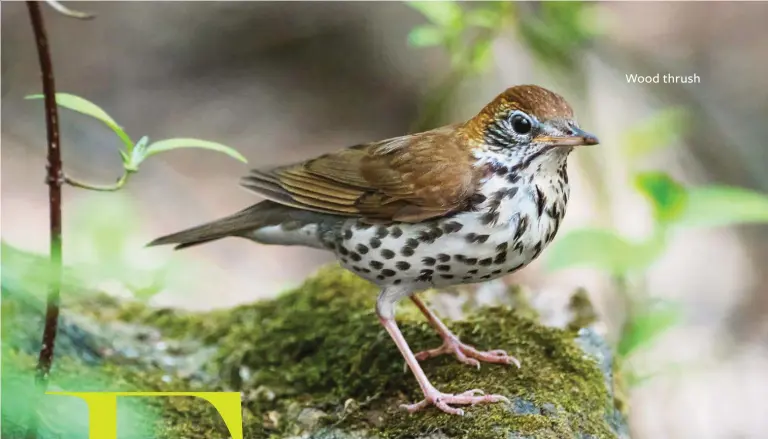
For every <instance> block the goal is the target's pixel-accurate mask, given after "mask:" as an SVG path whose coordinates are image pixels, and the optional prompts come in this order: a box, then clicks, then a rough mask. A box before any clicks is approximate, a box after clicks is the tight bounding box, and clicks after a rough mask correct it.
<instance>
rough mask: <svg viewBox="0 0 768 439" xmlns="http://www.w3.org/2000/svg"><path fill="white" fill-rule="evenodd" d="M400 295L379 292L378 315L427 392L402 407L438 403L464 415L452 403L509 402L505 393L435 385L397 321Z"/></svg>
mask: <svg viewBox="0 0 768 439" xmlns="http://www.w3.org/2000/svg"><path fill="white" fill-rule="evenodd" d="M393 293H394V294H393ZM398 296H400V294H397V292H395V291H392V290H389V289H384V290H382V292H381V294H380V295H379V299H378V301H377V302H376V313H377V314H378V316H379V321H380V322H381V324H382V326H384V329H386V330H387V332H388V333H389V335H390V337H392V340H394V341H395V344H396V345H397V348H398V349H399V350H400V353H401V354H402V355H403V358H405V362H406V363H407V364H408V367H409V368H410V369H411V372H413V375H414V376H415V377H416V381H417V382H418V383H419V387H421V391H422V392H423V393H424V399H423V400H421V401H420V402H417V403H415V404H403V405H402V406H401V407H402V408H404V409H406V410H408V411H409V412H411V413H413V412H416V411H419V410H421V409H423V408H425V407H427V406H429V405H434V406H435V407H437V408H439V409H440V410H442V411H444V412H446V413H449V414H453V415H463V414H464V410H462V409H458V408H456V407H452V406H451V404H456V405H467V404H469V405H475V404H480V403H491V402H502V401H503V402H507V403H509V400H508V399H507V398H505V397H504V396H501V395H486V394H485V393H484V392H483V391H482V390H480V389H472V390H468V391H466V392H462V393H459V394H451V393H443V392H440V391H439V390H437V389H436V388H435V386H433V385H432V383H430V382H429V378H427V376H426V375H425V374H424V370H423V369H422V368H421V365H420V364H419V362H418V360H416V357H415V356H414V355H413V351H412V350H411V348H410V346H408V342H407V341H406V340H405V337H403V333H402V332H400V328H398V327H397V322H395V306H394V305H395V302H396V300H397V298H398Z"/></svg>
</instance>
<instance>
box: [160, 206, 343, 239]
mask: <svg viewBox="0 0 768 439" xmlns="http://www.w3.org/2000/svg"><path fill="white" fill-rule="evenodd" d="M346 219H347V217H340V216H337V215H330V214H323V213H317V212H311V211H307V210H303V209H296V208H294V207H291V206H285V205H282V204H279V203H276V202H274V201H269V200H267V201H262V202H261V203H258V204H255V205H253V206H251V207H248V208H246V209H243V210H241V211H240V212H237V213H235V214H232V215H230V216H228V217H225V218H221V219H218V220H215V221H212V222H209V223H206V224H202V225H199V226H196V227H192V228H190V229H186V230H182V231H180V232H176V233H172V234H170V235H166V236H161V237H160V238H157V239H155V240H154V241H152V242H150V243H149V244H147V247H150V246H156V245H168V244H175V246H174V248H175V249H176V250H181V249H184V248H187V247H192V246H195V245H199V244H205V243H206V242H211V241H216V240H219V239H222V238H226V237H230V236H237V237H245V238H249V239H253V240H255V241H258V242H262V243H264V244H281V245H305V246H310V247H318V248H320V247H321V246H322V243H321V242H320V241H318V235H317V234H316V233H315V234H313V236H311V237H308V236H307V235H306V233H301V232H300V231H299V230H297V229H301V228H302V227H304V226H311V225H314V226H315V230H316V231H324V230H332V229H334V228H335V227H337V226H338V225H339V224H340V223H341V222H343V221H345V220H346ZM279 224H280V225H283V226H284V228H281V229H280V230H278V231H275V230H271V231H270V229H267V228H268V227H269V226H275V225H279ZM260 229H261V231H260ZM334 230H335V229H334ZM257 232H258V233H257Z"/></svg>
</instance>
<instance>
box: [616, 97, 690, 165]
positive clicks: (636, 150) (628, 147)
mask: <svg viewBox="0 0 768 439" xmlns="http://www.w3.org/2000/svg"><path fill="white" fill-rule="evenodd" d="M687 126H688V113H686V112H685V110H683V109H680V108H667V109H664V110H662V111H659V112H657V113H655V114H654V115H653V116H651V117H650V118H648V119H646V120H644V121H642V122H641V123H638V124H637V125H635V126H634V127H632V128H631V129H630V130H629V131H627V132H626V134H624V139H623V141H622V144H623V145H624V150H625V152H626V153H627V155H628V156H629V157H630V158H639V157H642V156H645V155H648V154H650V153H652V152H654V151H657V150H659V149H661V148H664V147H666V146H669V145H670V144H672V143H673V142H675V141H676V140H677V139H679V138H680V136H682V135H683V134H684V133H685V131H686V129H687Z"/></svg>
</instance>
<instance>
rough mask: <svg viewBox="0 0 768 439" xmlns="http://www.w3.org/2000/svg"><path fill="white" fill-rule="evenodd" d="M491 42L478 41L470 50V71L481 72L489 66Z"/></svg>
mask: <svg viewBox="0 0 768 439" xmlns="http://www.w3.org/2000/svg"><path fill="white" fill-rule="evenodd" d="M492 49H493V40H491V39H485V40H482V41H478V42H477V43H476V44H475V47H473V48H472V60H471V63H472V69H473V70H474V71H475V72H478V73H479V72H483V71H485V70H486V69H487V68H488V67H489V66H490V65H491V61H492V60H493V56H492V55H493V50H492Z"/></svg>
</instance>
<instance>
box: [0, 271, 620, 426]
mask: <svg viewBox="0 0 768 439" xmlns="http://www.w3.org/2000/svg"><path fill="white" fill-rule="evenodd" d="M375 297H376V290H375V289H374V288H373V287H372V286H371V285H370V284H368V283H367V282H365V281H363V280H361V279H359V278H358V277H356V276H355V275H353V274H351V273H348V272H346V271H343V270H341V269H339V268H336V267H331V268H327V269H324V270H321V271H320V272H319V273H318V274H317V275H316V276H314V277H312V278H310V279H309V280H307V281H306V282H305V284H304V285H303V286H301V287H299V288H297V289H295V290H293V291H289V292H287V293H285V294H283V295H281V296H280V297H278V298H276V299H274V300H270V301H264V302H258V303H255V304H251V305H246V306H240V307H237V308H234V309H231V310H226V311H216V312H212V313H205V314H190V313H183V312H179V311H173V310H157V309H150V308H147V307H145V306H143V305H141V304H124V303H120V302H118V301H116V300H114V299H110V298H106V297H100V298H91V299H88V300H87V301H81V302H79V303H78V304H74V305H72V306H71V307H70V311H69V312H68V313H67V314H65V316H64V318H65V319H69V321H72V322H77V324H78V326H79V327H81V328H88V329H86V330H85V332H98V333H100V335H101V337H99V338H98V342H95V343H104V346H101V347H100V348H98V349H96V351H97V352H99V353H100V359H99V361H98V362H96V364H87V363H85V362H81V363H80V366H79V367H82V368H94V369H98V370H99V371H100V373H103V374H104V376H113V375H116V376H119V381H120V382H121V383H129V384H130V385H131V386H133V387H135V388H136V389H140V390H145V391H147V390H160V391H162V390H166V391H169V390H176V391H180V390H190V389H196V390H209V391H216V390H239V391H241V392H242V393H243V404H244V410H243V415H244V431H245V435H246V437H248V438H262V437H264V438H266V437H270V438H286V437H309V438H318V439H319V438H342V437H344V438H347V437H378V438H382V439H383V438H405V437H407V438H411V437H414V438H420V437H423V438H426V437H446V438H480V439H481V438H616V437H626V430H625V427H624V422H623V420H622V418H621V415H620V414H619V412H618V410H616V409H615V403H614V396H613V391H612V386H613V378H612V370H613V359H612V355H611V351H610V349H609V348H608V347H607V346H606V344H605V342H604V341H603V340H602V339H601V338H600V337H598V336H597V335H596V334H595V333H594V332H593V331H591V330H590V329H588V328H578V327H573V328H570V329H567V330H561V329H555V328H548V327H544V326H542V325H540V324H539V323H538V322H537V321H536V320H534V316H535V313H530V312H525V313H524V314H520V313H517V312H515V310H510V309H505V308H500V307H497V308H483V309H479V310H476V311H475V312H473V313H471V314H469V315H467V317H466V319H464V320H462V321H460V322H451V323H449V326H450V327H451V329H452V330H454V331H455V332H456V333H457V334H458V335H459V336H460V337H461V338H462V339H463V340H464V341H465V342H467V343H470V344H473V345H475V346H477V347H479V348H481V349H505V350H507V351H508V352H509V353H510V354H512V355H514V356H516V357H517V358H519V359H520V360H521V361H522V368H521V369H517V368H515V367H510V366H501V365H489V364H484V365H483V366H482V368H481V369H480V370H476V369H474V368H471V367H468V366H466V365H463V364H461V363H459V362H457V361H456V360H455V359H454V358H453V357H447V356H443V357H439V358H435V359H431V360H428V361H426V362H424V363H423V367H424V369H425V372H426V374H427V375H428V376H429V378H430V379H431V380H432V382H433V384H435V386H436V387H437V388H438V389H440V390H443V391H446V392H460V391H464V390H468V389H472V388H481V389H484V390H485V391H486V392H493V393H501V394H504V395H507V396H508V397H509V398H510V400H511V401H512V404H510V405H505V404H495V405H478V406H474V407H471V408H468V409H467V410H466V412H467V415H466V416H464V417H457V416H450V415H446V414H444V413H441V412H439V411H438V410H435V409H428V410H425V411H423V412H419V413H416V414H408V413H406V412H404V411H402V410H400V409H398V406H399V404H402V403H409V402H414V401H417V400H420V399H421V397H422V396H421V394H420V391H419V387H418V385H417V384H416V381H415V379H414V378H413V376H412V375H411V373H410V371H407V370H405V369H404V365H403V360H402V357H401V356H400V354H399V352H398V351H397V348H396V347H395V345H394V343H393V342H392V341H391V340H390V338H389V336H388V335H387V333H386V332H385V331H384V330H383V328H381V327H380V325H379V323H378V321H377V318H376V316H375V313H374V300H375ZM4 300H6V299H5V298H4ZM579 300H583V299H579ZM4 312H5V308H4ZM3 317H4V318H6V317H13V316H6V315H5V314H4V316H3ZM398 322H399V324H400V326H401V329H402V331H403V333H404V335H405V337H406V339H407V340H408V341H409V342H410V344H411V347H412V348H413V349H414V350H421V349H425V348H431V347H434V346H435V345H437V344H439V342H440V339H439V337H437V335H436V333H435V332H434V331H433V330H432V328H430V327H429V325H428V324H427V322H426V321H425V319H424V318H423V317H422V316H421V315H420V314H419V313H418V311H417V310H416V309H415V308H414V307H412V306H411V305H410V303H403V305H402V306H401V308H400V310H399V312H398ZM37 334H39V332H38V333H37ZM35 337H36V336H35ZM92 343H94V342H92ZM15 346H19V347H23V346H25V345H24V343H16V344H15ZM90 350H91V351H93V350H94V349H90ZM91 363H93V361H91ZM4 366H5V364H4ZM62 370H63V369H62ZM56 379H57V374H54V380H56ZM67 390H78V389H71V388H67ZM104 390H107V389H104ZM146 404H152V405H151V406H149V407H150V408H151V409H152V413H155V416H153V417H152V425H153V429H154V434H155V436H156V437H162V438H169V439H170V438H190V437H193V438H194V437H200V438H215V437H228V435H227V432H226V428H225V427H224V424H223V422H222V421H221V419H220V417H219V416H218V415H217V414H216V413H215V411H214V410H213V408H212V407H209V406H208V404H207V403H205V402H202V401H197V400H194V399H188V398H163V399H157V400H152V401H151V402H150V401H148V402H147V403H146ZM4 437H5V435H4Z"/></svg>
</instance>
